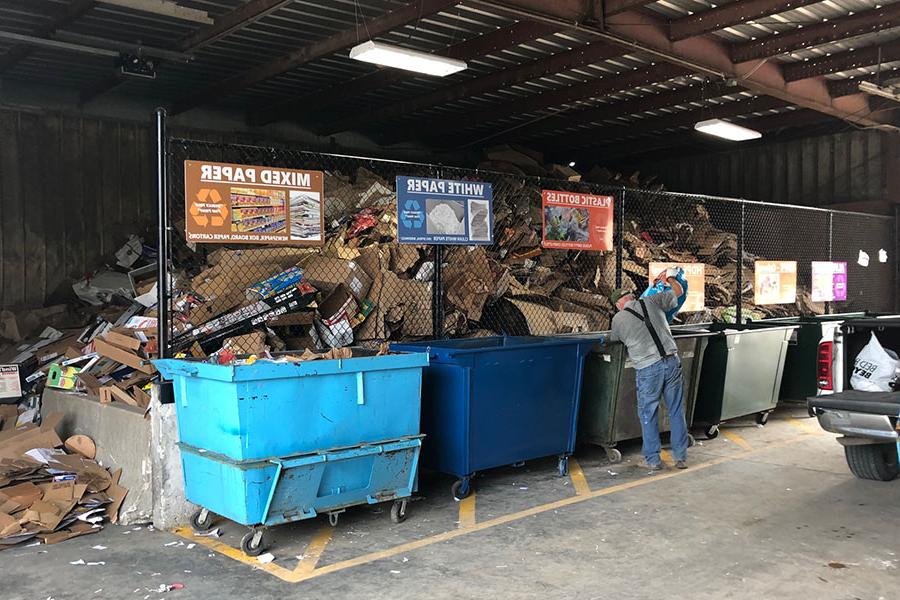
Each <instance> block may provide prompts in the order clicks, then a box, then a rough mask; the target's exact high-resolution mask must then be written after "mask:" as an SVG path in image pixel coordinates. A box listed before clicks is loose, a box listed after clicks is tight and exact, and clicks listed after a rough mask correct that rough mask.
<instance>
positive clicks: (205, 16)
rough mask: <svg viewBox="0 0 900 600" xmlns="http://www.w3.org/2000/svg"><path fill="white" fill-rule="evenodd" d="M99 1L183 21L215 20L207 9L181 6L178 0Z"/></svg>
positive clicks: (205, 21)
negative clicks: (176, 0)
mask: <svg viewBox="0 0 900 600" xmlns="http://www.w3.org/2000/svg"><path fill="white" fill-rule="evenodd" d="M97 2H99V3H101V4H109V5H111V6H119V7H122V8H128V9H131V10H135V11H138V12H145V13H150V14H154V15H161V16H163V17H170V18H172V19H180V20H182V21H193V22H194V23H203V24H204V25H209V24H211V23H212V22H213V20H212V18H211V17H210V16H209V13H208V12H206V11H205V10H199V9H197V8H188V7H186V6H181V5H179V4H178V3H177V2H172V0H97Z"/></svg>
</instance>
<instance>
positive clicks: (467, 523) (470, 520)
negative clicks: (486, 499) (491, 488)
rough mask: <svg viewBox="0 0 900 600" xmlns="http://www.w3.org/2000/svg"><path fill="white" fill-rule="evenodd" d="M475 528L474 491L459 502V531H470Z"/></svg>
mask: <svg viewBox="0 0 900 600" xmlns="http://www.w3.org/2000/svg"><path fill="white" fill-rule="evenodd" d="M469 485H471V484H469ZM474 526H475V490H472V491H471V492H469V495H468V496H467V497H465V498H463V499H462V500H460V501H459V529H470V528H472V527H474Z"/></svg>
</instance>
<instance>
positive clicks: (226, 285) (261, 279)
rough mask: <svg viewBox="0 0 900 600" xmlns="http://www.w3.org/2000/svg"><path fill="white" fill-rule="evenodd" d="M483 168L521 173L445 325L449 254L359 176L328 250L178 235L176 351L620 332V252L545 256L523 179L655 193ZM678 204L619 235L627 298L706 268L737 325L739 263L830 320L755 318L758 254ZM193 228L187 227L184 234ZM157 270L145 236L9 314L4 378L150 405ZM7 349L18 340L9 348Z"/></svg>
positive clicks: (513, 168)
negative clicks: (659, 281) (657, 265)
mask: <svg viewBox="0 0 900 600" xmlns="http://www.w3.org/2000/svg"><path fill="white" fill-rule="evenodd" d="M480 166H481V167H482V168H485V169H492V170H494V171H503V172H507V173H511V174H513V176H510V177H503V176H498V175H496V174H489V175H488V174H486V175H484V177H485V178H486V179H488V180H490V181H492V182H493V183H494V240H495V243H494V244H493V245H492V246H477V247H445V248H444V251H443V253H442V255H443V261H442V269H441V273H442V281H441V288H442V290H443V297H442V305H443V309H444V310H443V313H442V314H441V318H442V319H443V321H442V322H441V323H435V322H434V321H433V319H434V315H435V311H434V310H433V308H432V304H433V301H434V298H433V295H434V294H433V292H434V288H433V286H434V284H435V282H434V279H435V273H436V268H435V256H436V253H435V250H434V249H433V248H431V247H424V246H423V247H419V246H411V245H401V244H399V243H398V242H397V215H396V195H395V193H394V190H393V186H394V181H393V180H391V179H387V178H382V177H380V176H379V175H377V174H375V173H373V172H372V171H369V170H367V169H365V168H363V167H358V168H356V169H354V170H353V171H350V172H347V173H341V172H338V171H329V172H327V173H326V175H325V202H324V204H323V205H324V207H325V212H326V215H325V216H326V225H327V227H326V232H325V233H326V236H325V244H324V246H323V247H321V248H297V247H223V246H217V245H211V244H210V245H192V244H187V243H185V242H184V240H183V239H181V240H178V239H176V240H175V241H174V243H173V262H174V267H175V268H174V270H173V272H172V273H171V281H170V287H171V289H172V291H173V298H172V302H171V307H172V325H173V332H172V346H173V349H174V351H175V352H176V353H178V355H184V356H192V357H196V358H205V357H210V356H212V355H215V354H216V353H218V352H219V351H221V350H222V349H223V348H224V349H227V350H228V351H229V352H230V353H232V354H234V355H240V354H248V355H249V354H257V355H262V354H264V353H266V352H269V351H285V350H291V351H293V350H298V351H300V352H302V351H303V350H307V349H308V350H315V351H324V350H327V349H329V348H338V347H347V346H351V345H358V344H360V343H369V342H373V341H381V340H401V339H415V338H428V337H431V336H433V335H434V331H435V330H437V331H439V332H442V333H443V335H447V336H453V337H474V336H484V335H495V334H509V335H526V334H532V335H553V334H560V333H570V332H583V331H597V330H605V329H608V328H609V323H610V317H611V314H612V312H613V310H614V309H613V307H612V305H611V303H610V302H609V300H608V297H609V294H610V292H611V291H612V288H613V287H614V285H615V274H616V259H615V253H614V252H583V251H566V250H545V249H544V248H543V247H542V245H541V228H542V218H541V189H540V187H539V184H538V183H537V182H536V180H534V179H529V178H528V177H520V175H527V176H533V175H538V176H548V177H554V178H556V179H566V180H569V181H582V180H583V181H595V182H600V183H606V184H615V185H628V186H641V187H643V188H645V189H647V188H649V187H650V186H652V182H650V181H642V180H641V178H640V175H639V174H634V175H632V176H630V177H628V178H625V177H623V176H621V175H617V174H614V173H612V172H610V171H606V170H603V169H596V168H595V169H593V170H592V171H591V172H589V173H588V174H587V175H585V176H583V177H582V175H581V174H579V173H578V172H576V171H575V170H574V169H573V168H571V167H567V166H563V165H553V164H551V165H545V164H544V163H543V158H542V157H541V156H540V155H539V154H537V153H533V152H531V151H529V150H527V149H523V148H517V147H512V146H501V147H496V148H491V149H489V150H488V151H487V153H486V157H485V162H483V163H482V164H481V165H480ZM670 200H671V199H670V198H667V197H665V196H661V195H656V194H654V193H653V192H652V191H650V192H648V193H646V194H643V195H641V194H637V196H636V197H633V198H631V199H630V200H629V205H628V206H629V209H628V214H627V217H628V219H627V221H626V223H625V227H624V230H623V231H621V232H620V234H621V236H622V240H623V246H624V248H623V263H622V266H623V285H624V286H625V287H628V288H631V289H634V290H643V289H644V288H645V287H646V286H647V284H648V281H649V277H650V275H651V274H650V273H648V265H649V263H650V262H653V261H662V262H670V261H672V262H700V263H704V264H705V265H706V306H707V307H709V308H707V309H706V310H705V311H704V312H702V313H692V314H690V315H683V317H684V318H690V319H691V320H694V321H707V320H712V321H717V320H718V321H721V320H726V321H727V320H729V319H733V317H734V308H733V304H734V295H735V292H736V290H737V268H738V267H737V265H738V264H739V263H740V264H741V265H742V269H743V273H742V276H743V290H742V294H743V297H744V303H745V306H746V309H747V315H751V316H755V317H764V316H782V315H787V314H797V313H820V312H822V309H823V307H822V306H821V305H816V304H814V303H812V302H811V301H810V299H809V293H808V290H800V293H799V299H798V302H797V305H796V306H774V307H754V306H752V287H753V286H752V274H753V269H752V267H753V260H755V259H756V258H757V257H754V256H752V255H750V254H747V253H745V254H744V256H743V257H741V260H740V261H739V260H738V256H737V238H736V236H735V235H734V234H732V233H729V232H728V231H725V230H724V229H721V228H719V227H717V226H716V224H715V222H716V221H715V219H713V218H711V216H710V214H709V213H708V212H707V210H706V207H705V206H704V204H703V203H702V202H699V201H698V202H694V201H691V202H683V203H673V202H671V201H670ZM182 229H183V228H182V226H181V225H180V224H177V223H176V224H175V227H174V229H173V232H174V233H175V234H176V235H177V234H178V233H180V232H181V231H182ZM154 261H155V256H153V255H152V252H151V251H149V250H148V249H147V247H146V246H143V245H142V244H140V240H139V239H130V240H129V242H128V243H126V245H125V246H123V247H122V248H121V249H120V251H119V252H117V253H116V264H115V265H113V266H108V267H106V268H105V269H101V270H100V271H98V273H95V274H94V276H92V277H91V278H87V279H85V280H83V281H81V282H77V283H76V284H75V286H73V292H74V294H75V296H77V299H78V303H79V307H78V309H77V310H74V311H73V310H72V309H71V308H69V307H66V306H60V307H50V308H47V309H41V311H43V312H41V311H38V312H34V313H29V314H20V315H12V316H11V315H9V314H7V313H5V312H4V313H3V314H0V367H2V366H3V365H4V364H18V365H19V366H20V367H21V370H22V373H21V375H22V377H23V383H26V384H28V383H35V384H38V385H39V384H40V382H41V381H47V382H48V383H50V382H52V385H55V386H60V387H68V388H69V389H74V390H80V391H83V392H85V393H88V394H91V395H95V396H96V397H97V398H99V399H100V400H102V401H116V402H125V403H128V404H134V405H136V406H139V407H145V406H146V405H147V401H148V398H147V393H146V392H147V389H148V388H147V386H148V383H149V381H150V380H151V378H152V377H153V376H154V369H153V367H152V365H151V364H149V362H148V361H149V359H151V358H153V357H154V356H155V354H156V352H157V347H156V346H157V340H156V331H155V328H156V311H155V302H156V292H155V290H156V280H155V267H154ZM74 313H77V318H76V317H73V314H74ZM78 318H80V319H81V321H80V322H79V321H78ZM76 326H79V327H77V328H76ZM23 329H26V330H29V331H28V333H23V331H22V330H23ZM4 339H5V340H8V341H11V342H13V343H14V344H13V345H12V346H10V347H8V348H6V351H5V352H4V349H3V347H2V343H3V342H2V341H3V340H4ZM211 360H213V359H211ZM26 363H27V364H26ZM2 376H3V373H2V372H0V377H2ZM26 377H30V378H31V380H29V381H24V378H26ZM26 387H27V386H26ZM2 389H3V388H2V386H0V390H2ZM26 392H27V390H26ZM0 394H2V391H0Z"/></svg>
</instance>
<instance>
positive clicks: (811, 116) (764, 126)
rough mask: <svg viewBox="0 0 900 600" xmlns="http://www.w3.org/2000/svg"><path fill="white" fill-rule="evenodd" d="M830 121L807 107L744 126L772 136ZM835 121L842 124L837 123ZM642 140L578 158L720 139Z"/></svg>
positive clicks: (683, 135)
mask: <svg viewBox="0 0 900 600" xmlns="http://www.w3.org/2000/svg"><path fill="white" fill-rule="evenodd" d="M830 119H831V117H829V116H828V115H823V114H822V113H820V112H818V111H815V110H811V109H807V108H804V109H800V110H792V111H789V112H784V113H778V114H777V115H767V116H764V117H754V118H752V119H746V120H743V121H741V122H740V124H741V125H743V126H745V127H750V128H751V129H755V130H757V131H760V132H762V133H771V132H773V131H778V130H782V129H791V128H797V127H806V126H809V125H816V124H819V123H822V122H823V121H828V120H830ZM834 122H835V123H838V122H839V121H837V120H835V121H834ZM638 141H639V140H626V141H622V142H613V143H610V144H601V145H599V146H595V147H592V148H588V149H585V150H581V151H579V152H578V153H577V155H578V156H581V157H584V158H585V160H587V159H588V157H589V156H590V155H595V154H598V153H603V156H604V159H605V160H606V161H611V160H615V159H619V158H626V157H629V156H634V155H637V154H648V153H650V152H655V151H657V150H664V149H666V148H673V147H678V146H684V145H687V144H691V143H696V142H698V141H708V142H715V141H716V138H713V137H711V136H706V135H704V134H702V133H699V132H694V131H693V130H689V131H678V132H675V133H668V134H665V135H662V136H654V137H653V139H652V140H647V142H648V143H646V144H644V143H637V142H638ZM721 143H722V144H731V145H730V146H729V148H730V149H734V145H733V144H734V143H733V142H726V141H725V140H722V141H721ZM569 156H571V154H569Z"/></svg>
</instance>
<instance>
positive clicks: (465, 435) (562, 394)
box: [392, 335, 602, 499]
mask: <svg viewBox="0 0 900 600" xmlns="http://www.w3.org/2000/svg"><path fill="white" fill-rule="evenodd" d="M600 339H602V337H601V336H599V335H597V336H593V337H590V336H580V337H578V338H538V337H487V338H475V339H462V340H438V341H428V342H416V343H409V344H403V343H401V344H392V348H393V349H394V350H399V351H404V352H421V351H427V352H428V357H429V366H428V367H427V368H426V369H425V377H424V381H423V392H422V432H423V433H424V434H425V436H426V438H425V443H424V447H423V454H422V465H423V466H425V467H427V468H429V469H432V470H435V471H440V472H443V473H449V474H452V475H455V476H456V477H458V478H459V479H458V480H457V481H456V482H455V483H454V484H453V487H452V489H451V492H452V493H453V496H454V497H455V498H456V499H462V498H464V497H466V496H467V495H468V494H469V492H470V489H471V485H470V481H471V478H472V477H473V476H474V475H475V473H476V472H478V471H483V470H485V469H491V468H494V467H500V466H504V465H510V464H515V463H519V462H522V461H526V460H532V459H535V458H541V457H545V456H553V455H557V456H559V471H560V474H561V475H565V474H566V473H567V472H568V457H569V455H571V454H572V452H573V450H574V448H575V433H576V429H577V419H578V404H579V398H580V396H581V374H582V370H583V366H584V358H585V356H586V355H587V353H588V352H589V351H590V350H591V348H592V347H593V346H594V344H596V343H597V342H598V341H599V340H600Z"/></svg>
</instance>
